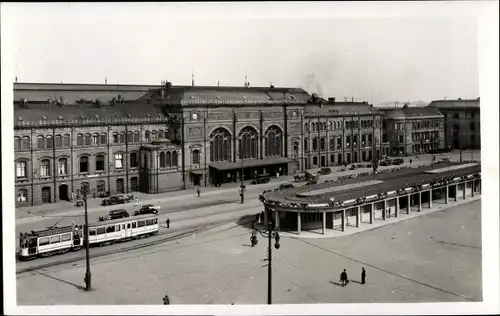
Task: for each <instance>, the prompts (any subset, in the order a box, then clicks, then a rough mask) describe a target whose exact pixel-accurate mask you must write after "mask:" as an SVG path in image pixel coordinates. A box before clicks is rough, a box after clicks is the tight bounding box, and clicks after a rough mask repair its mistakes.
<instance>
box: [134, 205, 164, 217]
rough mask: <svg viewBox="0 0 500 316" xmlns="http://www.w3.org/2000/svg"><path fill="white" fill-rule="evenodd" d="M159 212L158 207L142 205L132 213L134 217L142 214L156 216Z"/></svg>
mask: <svg viewBox="0 0 500 316" xmlns="http://www.w3.org/2000/svg"><path fill="white" fill-rule="evenodd" d="M159 210H160V206H159V205H153V204H146V205H143V206H142V207H141V208H140V209H138V210H135V211H134V215H135V216H136V215H143V214H158V212H159Z"/></svg>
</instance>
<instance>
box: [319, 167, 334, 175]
mask: <svg viewBox="0 0 500 316" xmlns="http://www.w3.org/2000/svg"><path fill="white" fill-rule="evenodd" d="M330 173H332V169H330V168H328V167H323V168H321V169H319V172H318V174H321V175H327V174H330Z"/></svg>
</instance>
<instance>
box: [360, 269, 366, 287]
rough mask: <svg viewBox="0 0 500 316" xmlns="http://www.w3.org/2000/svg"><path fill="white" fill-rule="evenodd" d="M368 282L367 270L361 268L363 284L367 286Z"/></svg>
mask: <svg viewBox="0 0 500 316" xmlns="http://www.w3.org/2000/svg"><path fill="white" fill-rule="evenodd" d="M365 281H366V270H365V268H361V284H365Z"/></svg>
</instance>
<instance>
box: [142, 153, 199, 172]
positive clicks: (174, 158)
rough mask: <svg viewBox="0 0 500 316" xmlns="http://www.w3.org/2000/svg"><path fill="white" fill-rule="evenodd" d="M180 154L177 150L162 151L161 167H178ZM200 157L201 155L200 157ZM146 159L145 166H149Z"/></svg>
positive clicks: (160, 157)
mask: <svg viewBox="0 0 500 316" xmlns="http://www.w3.org/2000/svg"><path fill="white" fill-rule="evenodd" d="M178 157H179V155H178V154H177V151H175V150H174V151H173V152H170V151H167V152H166V153H165V152H161V153H160V156H159V165H160V168H170V167H177V166H178V164H179V162H178V159H179V158H178ZM198 159H199V157H198ZM144 161H145V168H147V163H146V161H147V160H146V159H144Z"/></svg>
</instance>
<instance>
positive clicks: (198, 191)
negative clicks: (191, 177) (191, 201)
mask: <svg viewBox="0 0 500 316" xmlns="http://www.w3.org/2000/svg"><path fill="white" fill-rule="evenodd" d="M196 193H198V197H200V187H197V188H196Z"/></svg>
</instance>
